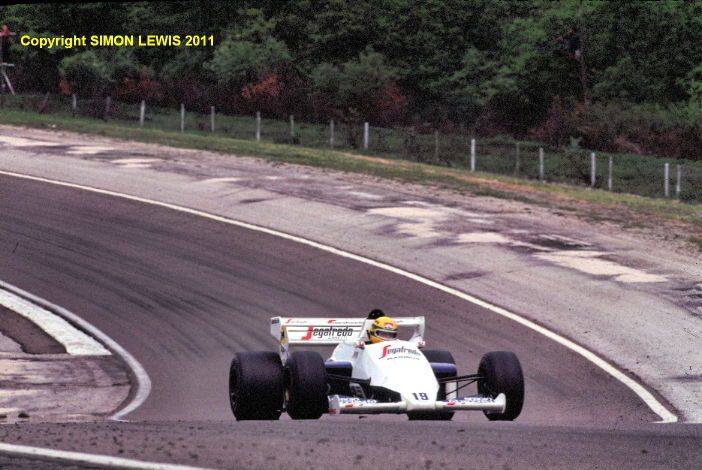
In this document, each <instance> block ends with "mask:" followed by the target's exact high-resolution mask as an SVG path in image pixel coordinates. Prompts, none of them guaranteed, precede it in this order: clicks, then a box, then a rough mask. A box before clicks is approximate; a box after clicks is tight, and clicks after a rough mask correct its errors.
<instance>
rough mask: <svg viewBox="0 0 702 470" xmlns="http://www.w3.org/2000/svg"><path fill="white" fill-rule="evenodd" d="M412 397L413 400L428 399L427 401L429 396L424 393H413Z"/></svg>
mask: <svg viewBox="0 0 702 470" xmlns="http://www.w3.org/2000/svg"><path fill="white" fill-rule="evenodd" d="M412 396H413V397H414V399H415V400H428V399H429V395H427V394H426V393H424V392H422V393H413V394H412Z"/></svg>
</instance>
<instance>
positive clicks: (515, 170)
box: [514, 142, 520, 175]
mask: <svg viewBox="0 0 702 470" xmlns="http://www.w3.org/2000/svg"><path fill="white" fill-rule="evenodd" d="M514 156H515V162H514V174H515V175H518V174H519V166H520V165H519V142H517V145H516V149H515V154H514Z"/></svg>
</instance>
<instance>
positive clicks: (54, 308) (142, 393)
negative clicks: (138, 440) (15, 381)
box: [0, 281, 151, 420]
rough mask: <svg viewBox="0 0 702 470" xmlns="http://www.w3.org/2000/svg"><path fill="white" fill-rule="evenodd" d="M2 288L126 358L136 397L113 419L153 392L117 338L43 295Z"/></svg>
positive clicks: (0, 283)
mask: <svg viewBox="0 0 702 470" xmlns="http://www.w3.org/2000/svg"><path fill="white" fill-rule="evenodd" d="M0 289H2V290H5V291H7V292H11V293H13V294H15V295H16V296H19V297H22V298H23V299H25V300H28V301H31V302H33V303H35V304H37V305H40V306H42V307H44V308H45V309H47V310H49V311H51V312H53V313H55V314H57V315H59V316H61V317H63V318H64V319H66V320H68V321H69V322H71V323H73V324H74V325H78V326H79V327H80V328H82V329H83V330H84V331H86V332H88V333H90V334H91V335H92V336H93V337H94V338H97V339H99V340H100V341H101V342H102V343H103V344H104V345H105V346H107V347H108V348H110V349H111V350H112V351H113V352H114V353H115V354H117V355H118V356H120V357H121V358H122V360H124V362H126V363H127V366H129V368H130V369H131V370H132V373H133V374H134V377H135V378H136V382H137V383H136V393H135V394H134V397H133V398H132V400H131V401H130V402H129V404H128V405H127V406H125V407H124V408H122V409H121V410H119V411H118V412H117V413H115V414H114V415H112V417H111V418H112V419H114V420H120V419H122V418H123V417H124V416H126V415H127V414H128V413H131V412H132V411H134V410H136V409H137V408H138V407H139V406H141V404H142V403H144V400H146V397H148V396H149V393H151V379H149V376H148V374H147V373H146V371H145V370H144V367H143V366H142V365H141V364H140V363H139V361H137V360H136V359H135V358H134V356H132V355H131V354H129V352H127V351H126V350H125V349H124V348H123V347H122V346H120V345H119V344H117V342H116V341H115V340H113V339H112V338H110V337H109V336H107V335H106V334H105V333H103V332H102V331H100V330H99V329H97V328H96V327H95V326H93V325H91V324H90V323H88V322H87V321H85V320H84V319H82V318H81V317H79V316H78V315H76V314H75V313H72V312H69V311H68V310H66V309H65V308H63V307H61V306H59V305H55V304H52V303H51V302H49V301H48V300H45V299H42V298H41V297H37V296H36V295H34V294H31V293H29V292H27V291H25V290H22V289H20V288H19V287H16V286H13V285H12V284H8V283H7V282H3V281H0Z"/></svg>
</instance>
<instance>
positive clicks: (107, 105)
mask: <svg viewBox="0 0 702 470" xmlns="http://www.w3.org/2000/svg"><path fill="white" fill-rule="evenodd" d="M111 107H112V97H111V96H107V97H105V120H107V118H108V116H109V115H110V108H111Z"/></svg>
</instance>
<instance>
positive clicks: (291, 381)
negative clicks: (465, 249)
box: [229, 317, 524, 420]
mask: <svg viewBox="0 0 702 470" xmlns="http://www.w3.org/2000/svg"><path fill="white" fill-rule="evenodd" d="M395 321H396V322H397V325H398V327H399V329H400V332H401V333H402V332H403V331H404V332H405V333H409V335H405V337H407V336H409V339H407V340H406V341H405V340H400V339H396V340H393V341H384V342H380V343H376V344H365V340H366V339H367V335H366V331H367V329H368V327H369V325H370V324H371V323H372V322H373V320H369V319H351V318H286V317H273V318H271V334H272V335H273V336H274V337H275V338H276V340H278V341H279V343H280V351H279V352H277V353H276V352H240V353H236V355H235V356H234V359H233V360H232V363H231V367H230V373H229V398H230V404H231V408H232V412H233V413H234V416H235V417H236V419H237V420H264V419H278V418H279V417H280V415H281V413H282V412H283V411H285V412H287V413H288V415H290V417H291V418H293V419H317V418H319V417H321V416H322V415H323V414H325V413H329V414H332V415H336V414H347V413H348V414H376V413H407V415H408V417H409V418H410V419H431V420H450V419H451V418H452V417H453V414H454V412H455V411H462V410H480V411H483V412H484V413H485V415H486V416H487V418H488V419H490V420H513V419H515V418H516V417H517V416H519V413H520V412H521V410H522V404H523V401H524V377H523V375H522V368H521V365H520V363H519V360H518V359H517V356H516V355H515V354H514V353H511V352H504V351H499V352H490V353H487V354H485V355H484V356H483V358H482V360H481V361H480V365H479V366H478V372H477V373H476V374H470V375H458V372H457V369H456V364H455V361H454V359H453V357H452V355H451V353H449V352H447V351H430V350H423V349H420V348H422V347H423V346H424V340H423V336H424V317H400V318H398V317H395ZM408 330H409V332H408ZM291 346H305V347H307V346H336V347H335V349H334V351H333V353H332V355H331V357H330V358H329V359H327V360H326V361H325V360H324V359H323V358H322V356H321V355H320V354H319V353H317V352H316V351H305V350H302V351H294V352H291V351H290V347H291ZM476 382H477V389H478V390H477V391H478V393H477V394H474V395H467V396H465V395H464V394H463V393H459V391H460V390H462V389H463V388H464V387H465V386H467V385H470V384H472V383H476Z"/></svg>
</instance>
